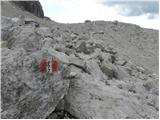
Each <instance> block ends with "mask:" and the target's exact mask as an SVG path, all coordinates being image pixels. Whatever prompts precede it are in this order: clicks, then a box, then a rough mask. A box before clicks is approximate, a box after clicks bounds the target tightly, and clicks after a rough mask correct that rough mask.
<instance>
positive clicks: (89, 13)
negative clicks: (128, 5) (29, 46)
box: [40, 0, 158, 29]
mask: <svg viewBox="0 0 160 120" xmlns="http://www.w3.org/2000/svg"><path fill="white" fill-rule="evenodd" d="M40 2H41V4H42V6H43V8H45V9H47V7H48V6H50V7H53V9H52V10H51V11H47V12H45V10H44V12H45V15H46V16H49V17H50V18H51V19H52V20H54V21H56V22H60V23H78V22H84V21H85V20H86V19H89V20H105V21H113V20H118V21H121V22H127V23H133V24H137V25H140V26H142V27H146V28H156V29H158V19H148V17H149V15H148V14H145V15H141V16H134V17H132V16H130V17H127V16H122V15H119V12H120V11H124V12H127V10H128V9H125V8H121V7H120V6H115V7H113V6H112V7H110V6H106V5H104V4H101V3H99V0H40ZM54 6H59V7H61V8H63V10H61V11H60V12H59V13H54V11H56V10H55V9H54Z"/></svg>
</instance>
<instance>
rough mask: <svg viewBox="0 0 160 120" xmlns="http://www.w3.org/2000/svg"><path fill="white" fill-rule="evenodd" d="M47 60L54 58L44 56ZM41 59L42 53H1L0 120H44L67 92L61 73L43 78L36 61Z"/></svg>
mask: <svg viewBox="0 0 160 120" xmlns="http://www.w3.org/2000/svg"><path fill="white" fill-rule="evenodd" d="M47 56H48V57H47V59H48V60H50V59H51V58H52V57H53V56H52V55H51V54H48V53H47ZM42 57H43V53H42V51H40V52H36V53H34V54H31V55H29V56H28V55H27V54H26V52H25V50H24V49H23V48H22V49H17V50H14V51H11V50H9V49H7V48H5V49H3V53H2V68H1V70H2V79H1V85H2V91H3V92H2V98H1V100H2V118H15V119H17V118H19V119H20V118H25V119H27V118H28V119H31V118H32V119H34V118H37V119H38V118H43V119H44V118H46V117H47V116H48V115H49V114H50V113H51V112H52V111H54V109H55V108H56V106H57V104H58V103H59V101H60V100H61V99H63V97H64V95H65V94H66V93H67V91H68V88H69V80H67V79H63V78H62V77H61V72H60V71H58V73H57V74H55V75H52V74H50V73H46V74H42V73H41V72H40V71H39V68H38V65H37V63H36V62H35V61H38V63H39V61H40V58H42Z"/></svg>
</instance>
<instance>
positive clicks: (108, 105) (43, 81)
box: [1, 1, 159, 119]
mask: <svg viewBox="0 0 160 120" xmlns="http://www.w3.org/2000/svg"><path fill="white" fill-rule="evenodd" d="M1 5H2V16H1V51H2V55H1V57H2V59H1V118H5V119H11V118H12V119H18V118H19V119H35V118H36V119H40V118H41V119H45V118H47V119H56V118H65V119H67V118H76V119H79V118H80V119H85V118H86V119H88V118H90V119H92V118H94V119H97V118H99V119H108V118H110V119H116V118H123V119H125V118H126V119H129V118H130V119H137V118H139V119H142V118H143V119H149V118H152V119H153V118H157V119H158V118H159V86H158V84H159V78H158V62H159V61H158V43H159V40H158V31H157V30H152V29H145V28H141V27H140V26H137V25H133V24H127V23H121V22H118V21H112V22H110V21H108V22H106V21H90V20H87V21H85V22H84V23H77V24H60V23H56V22H54V21H51V20H48V19H45V18H39V17H37V16H35V15H33V14H32V13H30V12H28V11H25V9H21V7H18V6H17V5H15V4H13V3H12V2H8V1H6V2H4V1H3V2H2V3H1ZM42 58H45V59H46V60H47V62H48V64H49V63H50V62H49V61H50V60H51V59H53V58H54V59H55V60H56V61H57V62H58V71H57V72H56V73H54V74H52V73H50V71H46V72H44V73H42V72H41V71H40V69H39V64H40V61H41V59H42Z"/></svg>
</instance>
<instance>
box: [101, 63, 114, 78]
mask: <svg viewBox="0 0 160 120" xmlns="http://www.w3.org/2000/svg"><path fill="white" fill-rule="evenodd" d="M101 70H102V71H103V73H104V74H106V75H107V76H108V77H109V78H110V79H112V78H117V73H116V67H115V66H114V65H113V64H111V63H110V62H108V63H106V62H102V65H101Z"/></svg>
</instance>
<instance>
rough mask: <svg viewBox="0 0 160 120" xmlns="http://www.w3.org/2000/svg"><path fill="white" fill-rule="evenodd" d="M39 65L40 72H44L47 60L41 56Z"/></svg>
mask: <svg viewBox="0 0 160 120" xmlns="http://www.w3.org/2000/svg"><path fill="white" fill-rule="evenodd" d="M39 67H40V71H41V72H46V71H47V60H46V59H44V58H42V59H41V61H40V65H39Z"/></svg>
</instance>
